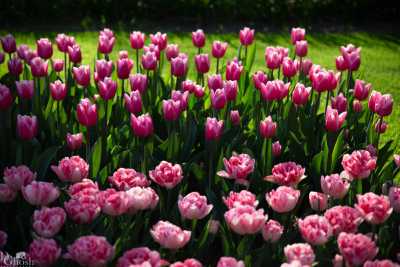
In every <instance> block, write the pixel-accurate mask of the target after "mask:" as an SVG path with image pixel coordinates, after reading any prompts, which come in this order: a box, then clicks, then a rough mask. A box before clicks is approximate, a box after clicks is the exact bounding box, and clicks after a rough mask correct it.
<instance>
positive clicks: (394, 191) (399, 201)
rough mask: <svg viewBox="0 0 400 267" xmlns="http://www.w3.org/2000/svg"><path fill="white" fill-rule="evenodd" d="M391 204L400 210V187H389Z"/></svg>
mask: <svg viewBox="0 0 400 267" xmlns="http://www.w3.org/2000/svg"><path fill="white" fill-rule="evenodd" d="M389 200H390V205H391V206H392V207H393V210H394V211H395V212H400V187H396V186H392V187H390V189H389Z"/></svg>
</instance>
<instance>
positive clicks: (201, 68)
mask: <svg viewBox="0 0 400 267" xmlns="http://www.w3.org/2000/svg"><path fill="white" fill-rule="evenodd" d="M194 62H195V64H196V70H197V72H199V73H207V72H208V71H209V70H210V59H209V57H208V54H198V55H196V56H195V57H194Z"/></svg>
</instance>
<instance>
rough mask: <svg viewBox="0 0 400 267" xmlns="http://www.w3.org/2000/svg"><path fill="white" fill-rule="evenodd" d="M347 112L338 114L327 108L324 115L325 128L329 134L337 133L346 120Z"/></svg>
mask: <svg viewBox="0 0 400 267" xmlns="http://www.w3.org/2000/svg"><path fill="white" fill-rule="evenodd" d="M346 115H347V112H342V113H340V114H339V112H338V110H336V109H333V108H331V107H330V106H328V108H327V109H326V114H325V127H326V129H327V130H328V131H330V132H337V131H338V130H339V129H340V128H341V127H342V125H343V123H344V121H345V120H346Z"/></svg>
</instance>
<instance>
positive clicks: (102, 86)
mask: <svg viewBox="0 0 400 267" xmlns="http://www.w3.org/2000/svg"><path fill="white" fill-rule="evenodd" d="M97 86H98V87H99V94H100V96H101V98H103V99H104V100H110V99H112V98H114V96H115V93H116V91H117V82H116V81H113V80H112V79H111V78H110V77H106V78H104V80H103V81H99V82H98V83H97Z"/></svg>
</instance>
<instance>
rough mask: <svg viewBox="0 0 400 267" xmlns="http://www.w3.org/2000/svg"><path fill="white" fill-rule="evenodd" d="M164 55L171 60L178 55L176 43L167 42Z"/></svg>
mask: <svg viewBox="0 0 400 267" xmlns="http://www.w3.org/2000/svg"><path fill="white" fill-rule="evenodd" d="M165 55H166V56H167V60H168V61H171V59H173V58H174V57H177V56H178V55H179V47H178V45H177V44H169V45H167V48H166V49H165Z"/></svg>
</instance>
